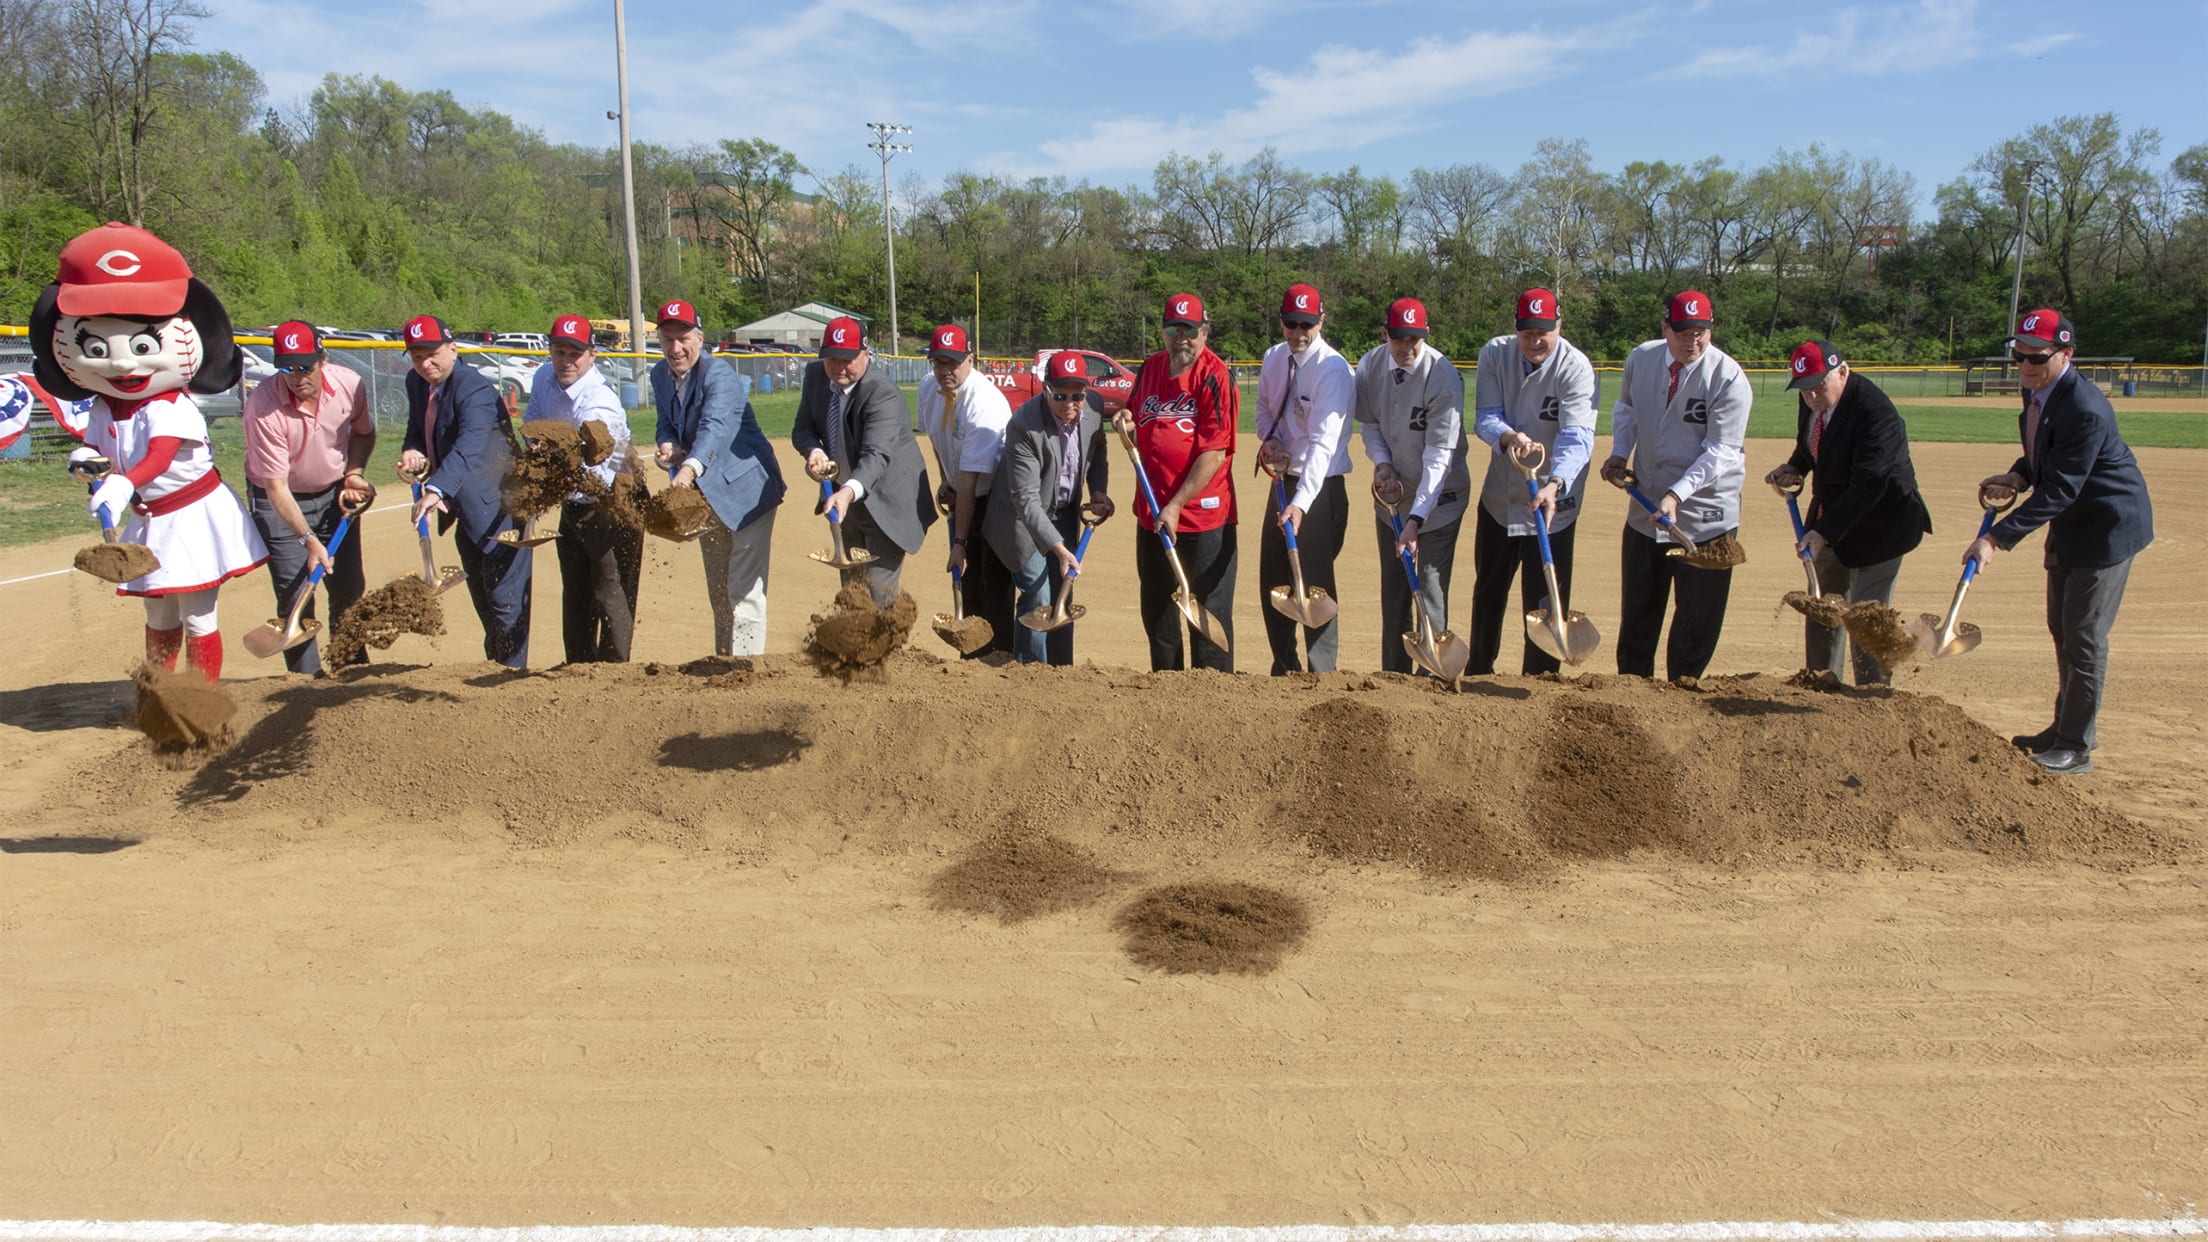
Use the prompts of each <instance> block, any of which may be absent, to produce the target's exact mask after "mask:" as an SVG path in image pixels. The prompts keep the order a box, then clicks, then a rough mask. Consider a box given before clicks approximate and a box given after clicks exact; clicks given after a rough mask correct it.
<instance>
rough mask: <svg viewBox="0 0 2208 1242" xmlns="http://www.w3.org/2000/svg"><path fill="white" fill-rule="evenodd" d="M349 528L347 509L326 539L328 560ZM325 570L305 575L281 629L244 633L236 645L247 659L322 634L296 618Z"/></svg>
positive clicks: (286, 648) (318, 625)
mask: <svg viewBox="0 0 2208 1242" xmlns="http://www.w3.org/2000/svg"><path fill="white" fill-rule="evenodd" d="M352 527H353V511H352V510H350V509H348V510H346V511H345V516H343V517H341V518H339V519H338V521H337V531H336V533H335V534H332V535H331V536H330V543H329V547H328V548H327V549H326V550H327V551H328V552H329V554H330V556H331V557H332V558H335V557H336V556H337V550H338V548H339V547H340V546H342V545H343V544H344V542H345V532H346V531H348V530H351V529H352ZM327 568H328V567H327V566H323V565H317V566H315V567H314V572H313V573H311V574H308V575H307V584H306V585H305V586H303V587H301V588H299V598H297V599H295V600H293V601H292V602H291V615H290V616H289V617H286V618H285V619H284V623H283V625H282V626H280V627H279V626H278V625H277V624H276V623H275V622H274V621H270V622H268V623H267V624H265V625H257V626H255V627H253V628H252V629H250V630H247V631H246V632H245V637H244V638H242V639H239V640H238V641H239V642H242V643H244V644H245V651H246V654H247V655H250V656H252V657H253V658H254V659H256V660H265V659H267V658H268V657H270V656H272V655H275V654H276V653H277V652H279V651H289V650H291V649H292V648H293V647H296V646H299V645H300V644H301V643H304V642H306V641H308V640H309V639H312V638H313V637H314V636H315V635H317V634H319V633H321V632H322V622H321V621H320V620H314V621H301V620H300V619H299V614H301V613H303V612H305V611H306V609H307V601H308V600H310V599H313V598H314V588H315V587H317V586H320V585H321V584H322V575H323V573H324V572H325V571H326V569H327Z"/></svg>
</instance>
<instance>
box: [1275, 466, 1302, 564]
mask: <svg viewBox="0 0 2208 1242" xmlns="http://www.w3.org/2000/svg"><path fill="white" fill-rule="evenodd" d="M1273 496H1274V497H1275V498H1276V499H1277V500H1278V501H1279V502H1280V511H1281V513H1282V514H1283V515H1285V514H1286V513H1287V512H1288V485H1287V484H1286V483H1284V482H1282V481H1281V478H1280V476H1279V475H1277V474H1276V475H1274V476H1273ZM1280 532H1281V533H1282V534H1284V535H1286V536H1288V550H1289V551H1290V552H1293V551H1295V550H1296V524H1295V523H1294V522H1282V523H1281V524H1280Z"/></svg>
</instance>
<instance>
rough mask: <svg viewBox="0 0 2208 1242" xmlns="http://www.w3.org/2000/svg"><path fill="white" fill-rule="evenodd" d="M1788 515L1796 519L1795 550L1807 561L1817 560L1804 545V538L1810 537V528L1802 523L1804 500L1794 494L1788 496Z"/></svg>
mask: <svg viewBox="0 0 2208 1242" xmlns="http://www.w3.org/2000/svg"><path fill="white" fill-rule="evenodd" d="M1786 515H1787V516H1788V517H1790V518H1793V519H1794V548H1795V551H1796V552H1797V553H1798V554H1799V555H1800V556H1801V558H1802V559H1803V560H1805V561H1808V560H1815V559H1816V558H1815V557H1813V556H1811V555H1810V554H1809V550H1808V549H1807V548H1804V547H1802V540H1804V539H1807V538H1809V530H1808V528H1807V527H1804V526H1803V525H1802V502H1801V501H1799V500H1797V499H1795V498H1794V497H1792V496H1788V497H1787V498H1786Z"/></svg>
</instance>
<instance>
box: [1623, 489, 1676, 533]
mask: <svg viewBox="0 0 2208 1242" xmlns="http://www.w3.org/2000/svg"><path fill="white" fill-rule="evenodd" d="M1625 494H1626V495H1628V496H1631V497H1632V498H1633V499H1635V500H1637V501H1639V502H1641V507H1642V508H1643V509H1646V510H1648V516H1650V517H1652V518H1654V519H1656V524H1657V525H1658V526H1661V527H1663V528H1664V529H1665V530H1670V529H1671V528H1672V527H1673V526H1675V525H1677V523H1675V522H1673V521H1672V520H1671V519H1670V518H1667V517H1665V516H1664V515H1663V514H1661V513H1658V512H1657V511H1656V502H1655V501H1653V500H1650V499H1649V498H1648V497H1647V495H1645V494H1644V493H1643V492H1642V491H1641V485H1640V484H1638V483H1628V484H1626V485H1625Z"/></svg>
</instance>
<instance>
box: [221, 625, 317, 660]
mask: <svg viewBox="0 0 2208 1242" xmlns="http://www.w3.org/2000/svg"><path fill="white" fill-rule="evenodd" d="M321 632H322V623H321V622H320V621H317V620H314V619H313V618H311V617H310V618H308V619H306V620H304V621H301V622H300V623H299V628H298V629H297V630H295V631H292V632H291V633H289V634H287V633H285V632H284V624H283V622H281V621H278V620H276V619H275V618H273V617H271V618H269V621H268V624H266V625H259V626H255V627H254V628H252V629H250V630H247V631H246V632H245V637H243V638H241V639H239V640H238V642H239V644H240V645H242V646H243V647H244V648H245V653H246V654H247V655H250V656H252V657H253V658H254V659H256V660H265V659H267V658H269V657H270V656H272V655H275V654H276V653H277V652H280V651H289V650H290V649H292V648H293V647H297V646H300V645H302V644H304V643H306V642H307V641H308V640H309V639H312V638H313V637H314V636H315V635H317V634H319V633H321Z"/></svg>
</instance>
